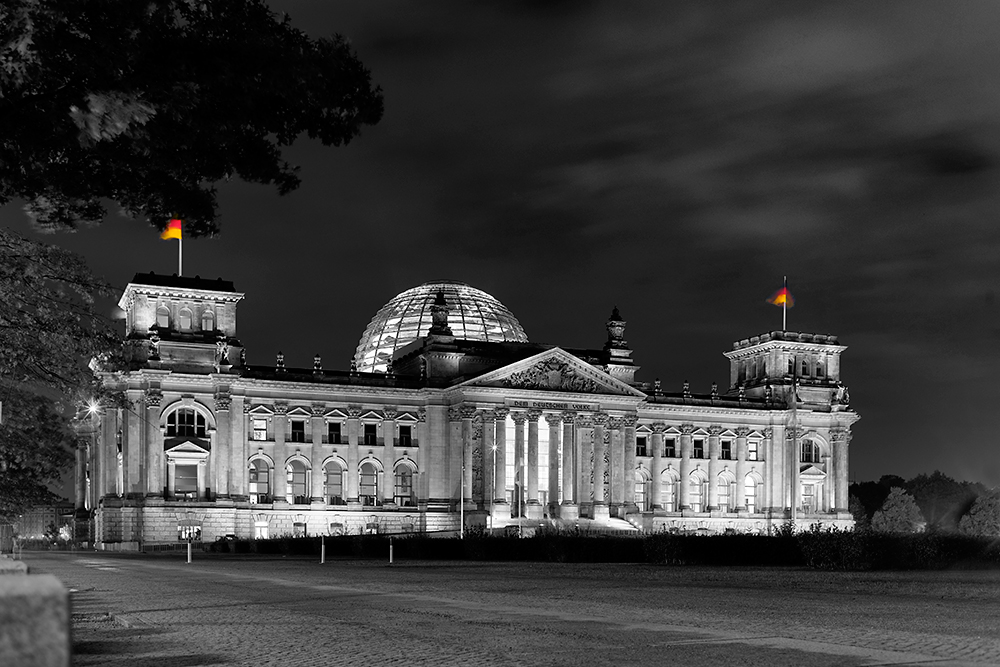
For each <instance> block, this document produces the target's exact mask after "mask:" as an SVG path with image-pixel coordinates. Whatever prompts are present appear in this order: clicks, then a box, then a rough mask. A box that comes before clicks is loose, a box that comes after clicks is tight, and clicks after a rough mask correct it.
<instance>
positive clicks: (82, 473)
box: [74, 437, 88, 510]
mask: <svg viewBox="0 0 1000 667" xmlns="http://www.w3.org/2000/svg"><path fill="white" fill-rule="evenodd" d="M87 440H88V438H83V437H78V438H77V439H76V448H75V454H76V468H75V470H74V473H75V477H74V482H75V483H74V487H75V488H74V491H75V494H74V495H75V496H76V498H74V501H75V502H74V506H75V507H76V509H77V510H82V509H86V508H87Z"/></svg>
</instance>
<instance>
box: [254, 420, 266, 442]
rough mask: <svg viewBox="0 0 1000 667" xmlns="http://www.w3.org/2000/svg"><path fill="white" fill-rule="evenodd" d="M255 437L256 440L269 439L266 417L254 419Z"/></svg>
mask: <svg viewBox="0 0 1000 667" xmlns="http://www.w3.org/2000/svg"><path fill="white" fill-rule="evenodd" d="M253 439H254V440H267V420H266V419H254V420H253Z"/></svg>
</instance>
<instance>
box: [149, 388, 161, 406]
mask: <svg viewBox="0 0 1000 667" xmlns="http://www.w3.org/2000/svg"><path fill="white" fill-rule="evenodd" d="M162 400H163V392H161V391H160V390H159V389H147V390H146V407H147V408H158V407H160V401H162Z"/></svg>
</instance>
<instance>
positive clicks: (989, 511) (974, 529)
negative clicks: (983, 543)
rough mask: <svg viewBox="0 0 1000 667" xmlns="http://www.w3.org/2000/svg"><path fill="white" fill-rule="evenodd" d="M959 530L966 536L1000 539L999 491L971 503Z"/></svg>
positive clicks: (986, 494) (982, 496) (984, 495)
mask: <svg viewBox="0 0 1000 667" xmlns="http://www.w3.org/2000/svg"><path fill="white" fill-rule="evenodd" d="M959 528H960V529H961V531H962V532H963V533H965V534H966V535H974V536H976V537H1000V491H998V490H995V491H993V492H991V493H985V494H983V495H981V496H979V497H978V498H976V500H975V502H973V503H972V507H971V508H970V509H969V513H968V514H966V515H965V516H963V517H962V520H961V521H960V522H959Z"/></svg>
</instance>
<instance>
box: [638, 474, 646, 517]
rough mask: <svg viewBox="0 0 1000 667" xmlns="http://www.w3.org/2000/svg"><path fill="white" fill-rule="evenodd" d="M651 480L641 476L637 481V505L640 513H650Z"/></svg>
mask: <svg viewBox="0 0 1000 667" xmlns="http://www.w3.org/2000/svg"><path fill="white" fill-rule="evenodd" d="M648 488H649V480H647V479H645V478H644V477H642V476H641V475H640V476H639V478H638V479H636V480H635V504H636V506H637V507H638V508H639V511H640V512H648V511H649V493H648Z"/></svg>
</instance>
